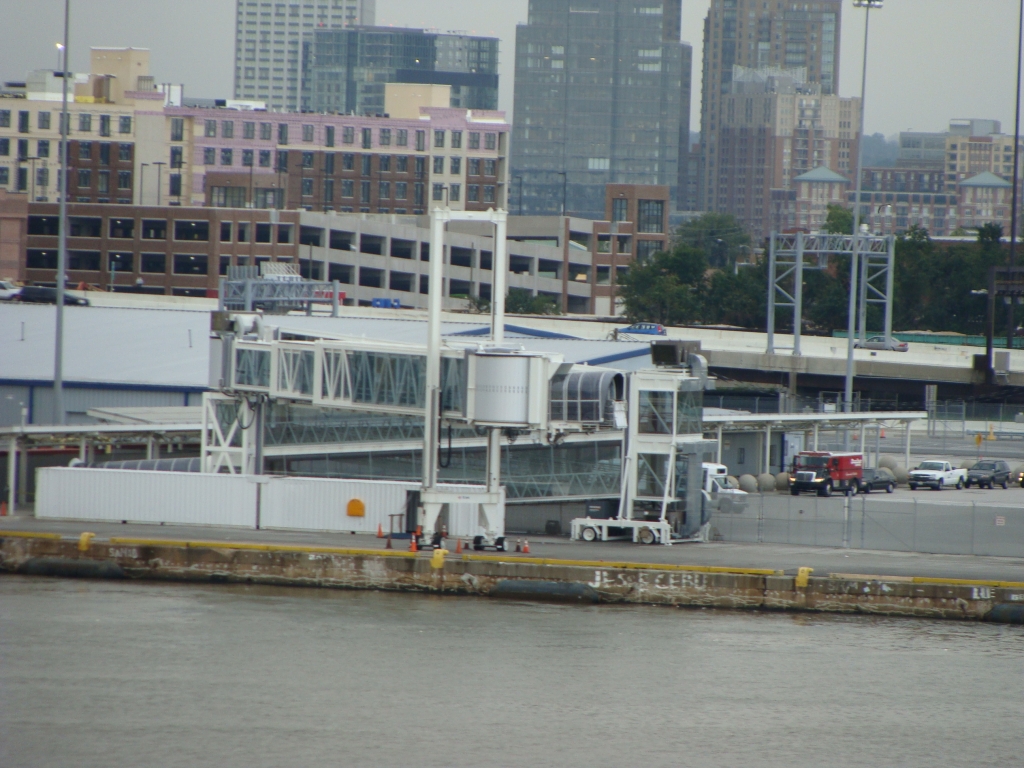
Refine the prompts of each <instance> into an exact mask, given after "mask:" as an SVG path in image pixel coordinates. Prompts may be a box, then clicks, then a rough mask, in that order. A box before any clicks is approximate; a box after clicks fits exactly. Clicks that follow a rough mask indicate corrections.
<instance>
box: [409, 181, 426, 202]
mask: <svg viewBox="0 0 1024 768" xmlns="http://www.w3.org/2000/svg"><path fill="white" fill-rule="evenodd" d="M425 197H426V185H425V184H423V182H420V181H417V182H416V185H415V186H414V187H413V200H412V202H413V205H423V203H424V201H425Z"/></svg>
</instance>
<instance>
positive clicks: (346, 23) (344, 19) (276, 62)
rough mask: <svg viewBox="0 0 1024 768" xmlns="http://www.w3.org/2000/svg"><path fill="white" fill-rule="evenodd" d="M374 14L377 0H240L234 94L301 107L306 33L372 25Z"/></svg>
mask: <svg viewBox="0 0 1024 768" xmlns="http://www.w3.org/2000/svg"><path fill="white" fill-rule="evenodd" d="M375 16H376V0H303V2H296V0H291V1H290V2H280V1H278V2H267V0H236V15H235V98H236V99H251V100H258V101H264V102H266V104H267V107H268V108H270V109H277V110H288V111H298V109H299V107H300V104H301V89H302V36H303V34H304V33H307V32H312V31H313V30H314V29H341V28H344V27H351V26H355V25H357V24H373V23H374V20H375Z"/></svg>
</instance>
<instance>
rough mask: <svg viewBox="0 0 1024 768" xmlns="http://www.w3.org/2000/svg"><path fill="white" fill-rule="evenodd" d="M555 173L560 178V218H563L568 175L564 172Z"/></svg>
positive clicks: (567, 189)
mask: <svg viewBox="0 0 1024 768" xmlns="http://www.w3.org/2000/svg"><path fill="white" fill-rule="evenodd" d="M555 173H556V174H557V175H559V176H561V177H562V213H561V215H562V216H565V201H566V195H567V194H568V191H569V174H568V173H566V172H565V171H555Z"/></svg>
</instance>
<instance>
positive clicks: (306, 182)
mask: <svg viewBox="0 0 1024 768" xmlns="http://www.w3.org/2000/svg"><path fill="white" fill-rule="evenodd" d="M302 196H303V197H312V196H313V180H312V179H303V180H302Z"/></svg>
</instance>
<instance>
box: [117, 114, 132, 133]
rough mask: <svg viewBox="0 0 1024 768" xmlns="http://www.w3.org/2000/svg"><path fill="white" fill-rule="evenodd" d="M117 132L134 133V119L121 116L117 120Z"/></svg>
mask: <svg viewBox="0 0 1024 768" xmlns="http://www.w3.org/2000/svg"><path fill="white" fill-rule="evenodd" d="M117 132H118V133H122V134H123V133H131V132H132V119H131V118H130V117H129V116H128V115H121V117H119V118H118V119H117Z"/></svg>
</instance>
